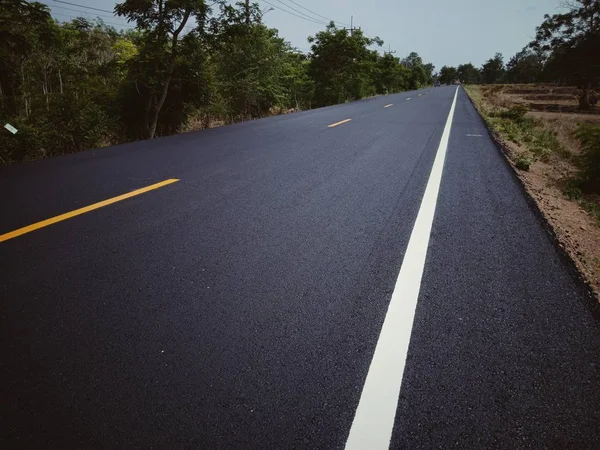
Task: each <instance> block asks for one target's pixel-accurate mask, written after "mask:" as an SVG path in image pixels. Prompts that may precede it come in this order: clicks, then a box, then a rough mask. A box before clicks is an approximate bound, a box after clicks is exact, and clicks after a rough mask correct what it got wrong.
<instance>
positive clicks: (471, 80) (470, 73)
mask: <svg viewBox="0 0 600 450" xmlns="http://www.w3.org/2000/svg"><path fill="white" fill-rule="evenodd" d="M457 77H458V79H459V80H460V81H461V82H462V83H464V84H476V83H479V81H480V79H481V73H480V72H479V69H477V67H475V66H474V65H473V64H471V63H468V64H460V65H459V66H458V68H457Z"/></svg>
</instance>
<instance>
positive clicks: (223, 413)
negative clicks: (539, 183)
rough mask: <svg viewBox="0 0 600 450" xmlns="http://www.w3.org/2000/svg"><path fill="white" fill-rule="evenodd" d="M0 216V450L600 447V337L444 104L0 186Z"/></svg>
mask: <svg viewBox="0 0 600 450" xmlns="http://www.w3.org/2000/svg"><path fill="white" fill-rule="evenodd" d="M455 95H456V99H455ZM408 98H410V100H408ZM454 99H455V100H454ZM390 104H391V106H388V107H385V106H386V105H390ZM453 104H454V106H452V105H453ZM449 116H450V120H449ZM346 119H351V120H350V121H347V122H345V123H341V124H339V125H337V126H334V127H329V126H330V125H332V124H335V123H338V122H341V121H344V120H346ZM447 123H448V124H447ZM445 127H446V128H447V131H448V132H449V134H447V136H446V137H447V138H448V139H444V137H443V135H444V129H445ZM444 152H445V153H444ZM440 155H441V156H440ZM444 156H445V159H444ZM436 157H437V158H438V159H437V160H436ZM440 158H441V159H440ZM434 160H435V161H438V165H439V169H440V171H439V173H438V175H439V178H438V181H437V188H439V191H438V190H437V188H436V175H435V174H436V170H435V167H438V166H436V165H435V164H434ZM440 162H441V163H440ZM432 168H433V170H432ZM442 168H443V172H442V171H441V169H442ZM430 174H431V176H430ZM169 179H176V180H179V181H176V182H173V183H171V184H168V185H164V186H160V187H157V188H155V189H152V190H149V191H148V192H145V193H140V194H139V195H132V196H131V197H129V198H126V199H122V200H120V201H116V202H114V203H112V204H109V205H106V206H102V207H98V208H97V209H93V210H90V211H87V212H84V213H82V214H79V215H76V216H73V217H69V218H66V219H65V220H62V221H60V222H57V223H54V224H50V225H48V226H42V227H40V228H38V229H35V230H32V231H30V232H28V233H25V234H22V235H19V236H12V235H9V234H8V233H11V232H13V231H15V230H18V229H20V228H22V227H26V226H28V225H31V224H35V223H38V222H40V221H43V220H45V219H49V218H52V217H56V216H59V215H61V214H63V213H68V212H70V211H74V210H77V209H78V208H83V207H86V206H88V205H93V204H95V203H97V202H101V201H104V200H107V199H112V198H114V197H117V196H120V195H122V194H126V193H129V192H131V191H134V190H136V189H140V188H144V187H146V186H150V185H154V184H155V183H160V182H162V181H165V180H169ZM0 192H2V194H3V195H2V199H1V200H0V205H1V209H0V210H1V213H0V289H1V291H0V293H1V299H2V303H1V315H0V317H1V322H0V330H1V340H0V370H1V372H0V375H1V384H0V386H1V390H2V397H1V402H0V405H1V406H0V414H1V416H0V430H1V433H2V434H1V441H0V446H1V447H2V448H7V449H8V448H23V449H36V448H65V449H66V448H78V449H80V448H88V449H92V448H128V449H129V448H168V449H176V448H182V449H188V448H190V449H191V448H198V449H213V448H214V449H238V448H239V449H285V448H297V449H300V448H301V449H337V448H344V447H345V446H346V445H347V444H348V448H349V447H351V445H350V444H351V442H350V440H349V436H350V435H351V433H352V436H354V437H355V438H356V440H354V441H352V443H353V445H354V447H353V448H368V449H378V448H384V447H385V448H387V446H388V445H387V443H388V442H389V447H390V448H394V449H433V448H440V449H441V448H444V449H446V448H456V449H470V448H474V449H480V448H494V449H520V448H523V449H530V448H531V449H539V448H548V449H565V448H576V449H598V448H600V425H599V424H600V318H599V317H598V316H597V315H596V314H595V313H594V312H593V309H592V308H590V303H589V301H588V300H586V298H585V293H584V290H583V288H582V287H581V286H580V285H579V284H578V283H577V282H576V281H575V280H574V278H573V277H572V275H571V273H570V271H569V269H568V267H567V265H566V263H565V261H564V260H563V259H562V258H561V256H560V254H559V252H558V251H557V250H556V248H555V245H554V243H553V242H552V239H551V238H550V236H549V235H548V234H547V233H546V232H545V231H544V229H543V227H542V225H541V222H540V220H539V219H538V217H537V216H536V214H535V213H534V212H533V211H532V209H531V208H530V206H529V205H528V203H527V202H526V200H525V197H524V196H523V193H522V192H521V189H520V187H519V185H518V183H517V181H516V180H515V178H514V176H513V174H512V173H511V170H510V168H509V167H508V166H507V165H506V163H505V162H504V160H503V159H502V156H501V155H500V154H499V152H498V150H497V149H496V148H495V147H494V145H493V143H492V142H491V140H490V138H489V137H488V136H487V134H486V131H485V128H484V126H483V124H482V122H481V120H480V119H479V117H478V116H477V114H476V112H475V111H474V110H473V108H472V106H471V105H470V103H469V101H468V99H467V98H466V95H465V94H464V92H463V91H462V90H461V89H459V90H458V92H456V89H455V88H454V87H443V88H436V89H426V90H421V91H415V92H409V93H401V94H395V95H390V96H386V97H377V98H372V99H368V100H364V101H359V102H355V103H350V104H345V105H339V106H333V107H328V108H323V109H318V110H314V111H307V112H301V113H296V114H290V115H286V116H280V117H272V118H268V119H263V120H257V121H252V122H246V123H241V124H237V125H232V126H227V127H222V128H216V129H212V130H206V131H202V132H198V133H189V134H184V135H179V136H173V137H169V138H163V139H156V140H153V141H145V142H135V143H130V144H125V145H121V146H115V147H111V148H106V149H99V150H93V151H87V152H83V153H79V154H75V155H67V156H63V157H58V158H54V159H51V160H46V161H40V162H36V163H31V164H23V165H18V166H13V167H8V168H4V169H2V170H0ZM427 211H429V212H430V213H431V214H430V216H431V218H430V219H428V217H429V216H428V215H427ZM433 212H435V215H434V216H433ZM417 217H418V218H419V219H418V220H417ZM415 221H417V222H416V223H417V225H416V226H415ZM429 227H431V231H430V232H429ZM2 236H4V238H3V237H2ZM9 237H10V238H9ZM409 242H410V245H409ZM405 256H406V259H405ZM419 258H421V259H419ZM419 261H421V262H419ZM401 266H402V271H401ZM403 272H405V274H407V275H406V276H403V275H402V273H403ZM399 273H400V275H399ZM403 277H404V278H403ZM402 280H404V281H402ZM419 281H420V282H419ZM409 288H410V289H412V291H410V292H412V293H413V294H410V295H409V294H407V292H408V291H409V290H410V289H409ZM419 288H420V290H419ZM415 289H416V291H415ZM411 295H412V296H413V297H414V304H413V303H411V301H410V298H412V297H411ZM393 305H396V306H398V307H399V308H401V310H402V311H404V312H403V313H402V314H396V315H394V314H393V310H394V308H395V306H393ZM402 308H404V309H402ZM413 315H414V321H413ZM384 323H385V325H384ZM382 327H383V329H384V330H387V332H382ZM388 332H389V333H388ZM390 333H391V334H390ZM389 336H392V338H389ZM386 339H387V340H386ZM408 339H410V341H409V340H408ZM404 340H405V341H406V345H405V347H406V348H404V347H403V344H402V342H404ZM409 342H410V343H409ZM386 345H387V347H385V346H386ZM384 347H385V348H387V349H388V350H390V352H388V353H385V352H384V351H383V350H382V349H385V348H384ZM376 349H377V351H376ZM374 355H375V356H374ZM398 370H399V372H398ZM367 379H370V380H371V386H374V387H375V388H374V389H375V391H376V390H379V393H380V394H381V395H382V396H383V397H382V398H383V399H385V401H384V402H378V401H371V402H370V403H369V400H370V399H371V400H372V398H370V397H369V396H370V395H372V392H374V391H373V390H369V389H367V388H366V387H365V386H367V384H368V383H366V380H367ZM388 387H389V388H390V389H389V390H387V389H388ZM394 389H399V395H398V394H397V393H396V394H394V392H397V391H394ZM373 398H374V397H373ZM384 403H385V405H387V406H389V405H392V409H391V410H390V409H389V407H387V406H386V407H384ZM380 406H381V407H380ZM396 406H397V408H396ZM358 411H361V414H362V415H363V416H364V417H366V418H374V426H373V427H365V426H364V424H363V425H361V423H360V420H359V419H358V418H359V416H360V414H359V413H358ZM381 424H389V425H381ZM353 439H354V438H353ZM378 439H379V441H383V442H384V443H385V445H384V446H383V447H382V446H381V444H380V443H379V444H376V442H377V440H378ZM390 439H391V440H390ZM357 443H358V444H357ZM369 443H371V444H372V445H371V444H369Z"/></svg>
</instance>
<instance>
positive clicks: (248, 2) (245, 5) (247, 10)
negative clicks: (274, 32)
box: [244, 0, 250, 25]
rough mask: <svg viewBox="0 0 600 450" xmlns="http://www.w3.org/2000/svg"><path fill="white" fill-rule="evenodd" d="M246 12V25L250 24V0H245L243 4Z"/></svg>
mask: <svg viewBox="0 0 600 450" xmlns="http://www.w3.org/2000/svg"><path fill="white" fill-rule="evenodd" d="M244 10H245V14H246V25H250V0H246V1H245V4H244Z"/></svg>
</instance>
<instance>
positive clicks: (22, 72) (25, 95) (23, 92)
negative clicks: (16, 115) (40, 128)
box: [21, 58, 29, 118]
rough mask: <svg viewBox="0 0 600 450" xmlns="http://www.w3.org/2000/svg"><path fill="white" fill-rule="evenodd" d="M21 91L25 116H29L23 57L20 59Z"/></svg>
mask: <svg viewBox="0 0 600 450" xmlns="http://www.w3.org/2000/svg"><path fill="white" fill-rule="evenodd" d="M21 91H22V94H23V103H24V106H25V117H27V118H28V117H29V105H28V101H27V92H26V91H25V58H23V59H22V61H21Z"/></svg>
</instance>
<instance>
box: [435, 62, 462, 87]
mask: <svg viewBox="0 0 600 450" xmlns="http://www.w3.org/2000/svg"><path fill="white" fill-rule="evenodd" d="M457 77H458V70H456V67H450V66H444V67H442V68H441V69H440V75H439V82H440V83H444V84H452V83H454V82H455V81H456V78H457Z"/></svg>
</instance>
